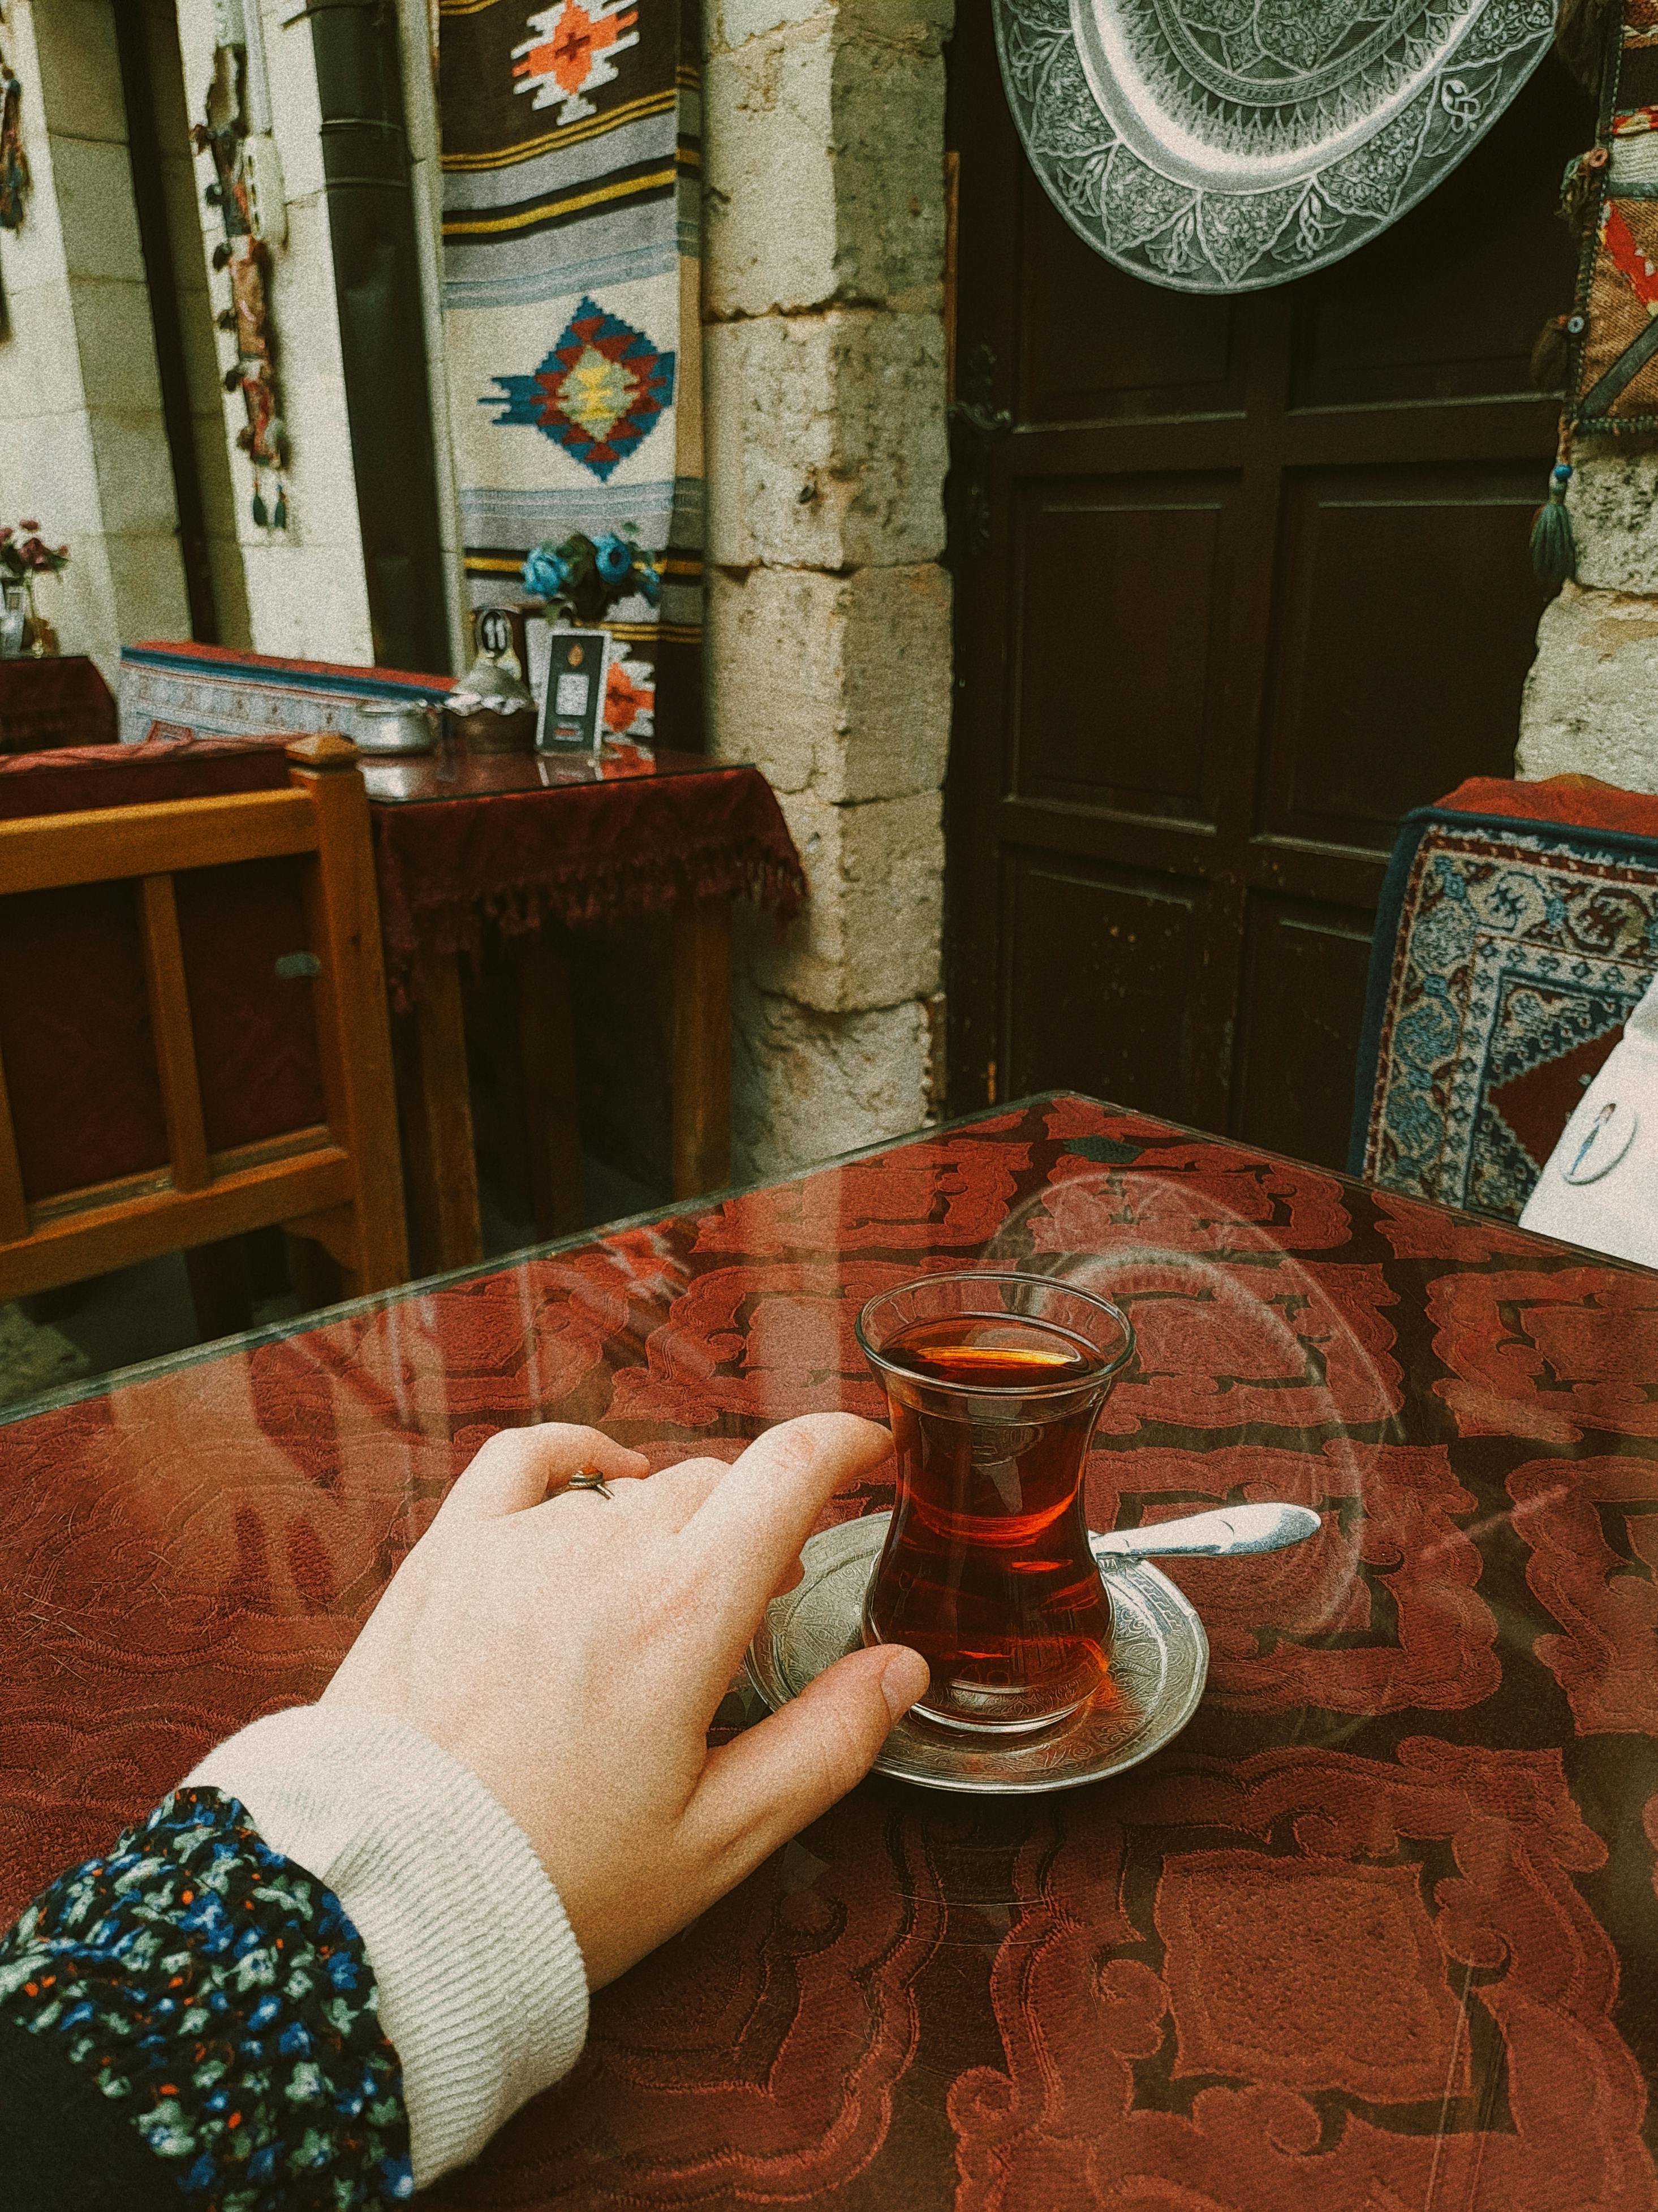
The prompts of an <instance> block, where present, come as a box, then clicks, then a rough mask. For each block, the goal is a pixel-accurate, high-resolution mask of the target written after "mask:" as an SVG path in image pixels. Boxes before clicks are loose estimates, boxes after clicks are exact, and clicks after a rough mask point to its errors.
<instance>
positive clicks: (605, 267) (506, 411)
mask: <svg viewBox="0 0 1658 2212" xmlns="http://www.w3.org/2000/svg"><path fill="white" fill-rule="evenodd" d="M439 37H440V64H441V66H440V118H441V125H442V137H443V147H442V171H443V313H444V350H445V361H446V376H447V383H448V392H449V417H450V423H449V428H450V443H451V447H452V452H453V454H454V461H455V472H456V479H457V490H458V498H459V509H460V523H461V538H462V546H463V557H464V562H465V574H466V580H467V587H468V591H469V593H470V596H471V600H472V603H473V605H475V606H489V605H515V604H517V603H518V602H519V601H521V600H522V599H523V598H524V596H525V592H524V585H523V581H522V579H521V577H520V574H519V570H520V568H522V565H523V562H524V558H525V555H526V554H527V553H529V552H530V551H531V549H532V548H533V547H534V546H536V545H538V544H541V543H542V542H543V541H544V540H545V539H551V540H552V541H553V542H554V543H555V544H557V543H558V542H560V541H561V540H562V539H563V538H568V537H569V536H570V535H572V533H574V532H582V533H584V534H585V535H586V536H587V537H589V538H595V539H597V538H600V537H602V536H603V535H604V533H605V532H616V533H618V534H620V535H622V536H624V537H629V538H635V540H636V541H637V543H638V544H640V545H641V547H642V548H643V550H645V551H646V552H647V553H649V554H651V555H653V556H654V557H655V558H656V559H657V560H658V562H659V563H660V565H661V569H662V592H661V603H660V605H659V606H653V605H650V604H649V603H648V602H647V600H646V599H644V598H643V597H642V596H641V595H640V594H637V593H635V594H634V595H632V596H631V597H629V598H627V599H623V600H621V601H620V602H618V604H617V605H616V607H615V608H614V609H613V610H612V611H611V612H610V615H609V616H607V617H606V618H605V621H604V628H605V629H607V630H609V631H610V634H611V635H613V636H614V637H615V638H616V640H617V641H618V642H619V643H620V645H621V646H622V647H624V648H625V652H626V656H627V658H628V659H629V660H630V661H631V662H634V663H635V664H637V665H640V666H641V668H642V669H643V671H644V676H643V679H642V680H643V681H644V682H645V684H646V686H647V689H654V690H655V691H656V693H657V695H658V696H657V701H656V711H657V719H656V734H657V737H658V738H659V740H660V741H661V742H662V743H664V744H669V745H679V746H683V747H685V748H686V749H688V750H700V747H701V637H702V562H701V550H702V452H701V408H700V404H699V400H700V393H701V318H700V312H699V301H700V296H701V158H700V138H701V86H700V61H701V45H700V37H699V33H698V29H697V25H696V21H695V9H694V8H692V6H691V4H690V0H650V4H648V5H645V4H641V0H554V4H553V5H551V6H547V7H542V8H537V9H533V10H532V9H531V6H530V5H529V0H441V4H440V11H439Z"/></svg>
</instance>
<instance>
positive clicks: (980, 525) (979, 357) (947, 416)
mask: <svg viewBox="0 0 1658 2212" xmlns="http://www.w3.org/2000/svg"><path fill="white" fill-rule="evenodd" d="M957 391H958V393H959V397H957V398H955V399H952V400H951V401H950V404H949V406H948V407H947V408H946V409H945V410H944V420H945V422H946V423H947V425H948V426H949V431H950V481H949V483H947V484H946V485H945V487H944V507H945V513H946V517H947V520H948V522H949V526H950V527H949V534H950V540H951V543H952V544H953V545H955V546H956V547H957V549H958V550H960V551H961V552H962V553H963V554H964V555H968V556H971V555H973V554H975V553H982V552H983V551H984V550H985V548H986V546H987V545H988V544H989V543H990V456H991V453H992V450H993V447H995V446H996V445H998V444H999V442H1000V441H1001V440H1002V439H1004V438H1005V437H1006V436H1007V435H1008V434H1009V432H1010V431H1011V429H1012V428H1013V417H1012V416H1011V415H1010V414H1009V413H1008V411H1007V410H1006V409H1005V407H998V406H997V405H996V404H995V391H996V355H995V352H994V349H993V348H992V347H990V346H988V345H984V344H979V345H975V346H974V347H972V348H970V349H969V352H968V354H967V356H966V357H965V359H964V360H963V362H962V365H961V369H960V373H959V375H958V377H957Z"/></svg>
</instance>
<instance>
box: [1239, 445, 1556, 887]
mask: <svg viewBox="0 0 1658 2212" xmlns="http://www.w3.org/2000/svg"><path fill="white" fill-rule="evenodd" d="M1284 505H1285V514H1284V538H1285V541H1286V559H1285V562H1284V571H1285V573H1284V582H1283V586H1282V592H1281V598H1280V601H1279V605H1278V608H1277V609H1276V610H1275V613H1274V618H1273V627H1274V631H1275V633H1276V636H1277V639H1278V669H1277V671H1276V674H1277V681H1276V684H1275V687H1274V713H1273V717H1272V725H1271V728H1270V732H1269V736H1268V749H1269V750H1268V761H1269V778H1270V781H1269V790H1270V792H1271V800H1270V803H1269V806H1268V810H1267V813H1266V826H1267V827H1268V828H1270V829H1273V830H1275V831H1278V832H1280V833H1282V834H1284V835H1286V836H1294V837H1300V838H1315V839H1322V840H1325V841H1327V842H1332V843H1336V844H1345V845H1358V846H1365V847H1369V848H1372V849H1373V850H1376V851H1378V852H1383V853H1385V852H1386V851H1387V850H1388V848H1389V847H1390V846H1391V845H1392V843H1393V839H1394V829H1396V827H1397V826H1398V823H1399V818H1400V815H1401V814H1403V813H1404V812H1405V811H1406V810H1407V809H1408V808H1409V807H1412V806H1418V805H1421V804H1422V803H1423V801H1424V798H1425V799H1431V798H1435V797H1437V796H1438V795H1439V794H1440V793H1442V792H1446V791H1448V790H1450V789H1451V788H1452V787H1453V786H1454V785H1455V784H1457V783H1459V782H1461V780H1462V779H1463V777H1464V776H1468V775H1508V774H1509V773H1510V772H1511V769H1512V767H1513V761H1514V739H1515V728H1516V726H1517V725H1518V721H1519V714H1520V690H1521V683H1522V681H1523V679H1524V674H1525V671H1526V668H1527V665H1529V663H1530V659H1531V653H1532V641H1533V635H1534V634H1535V631H1536V628H1537V617H1538V614H1539V612H1540V608H1541V604H1542V602H1541V599H1540V594H1539V593H1538V592H1536V591H1535V590H1534V588H1533V586H1532V583H1531V580H1530V576H1529V574H1528V573H1527V570H1526V569H1525V568H1522V567H1521V565H1520V563H1521V557H1522V556H1523V555H1524V553H1525V549H1526V540H1527V531H1528V528H1529V525H1530V520H1531V515H1532V513H1533V510H1534V508H1535V507H1536V505H1537V483H1536V477H1535V471H1531V470H1528V469H1527V468H1525V467H1523V466H1521V467H1519V468H1515V467H1514V466H1512V465H1501V464H1497V465H1482V466H1475V467H1464V468H1461V469H1444V468H1415V467H1408V466H1407V467H1403V468H1394V469H1348V470H1340V471H1315V472H1310V473H1309V474H1307V475H1305V476H1300V477H1292V478H1291V480H1290V482H1289V483H1287V485H1286V487H1285V494H1284Z"/></svg>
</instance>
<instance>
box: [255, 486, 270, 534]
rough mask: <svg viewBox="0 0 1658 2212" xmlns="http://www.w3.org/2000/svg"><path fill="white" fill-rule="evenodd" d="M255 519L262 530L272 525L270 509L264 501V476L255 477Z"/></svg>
mask: <svg viewBox="0 0 1658 2212" xmlns="http://www.w3.org/2000/svg"><path fill="white" fill-rule="evenodd" d="M253 520H254V521H255V522H256V523H257V524H258V526H259V528H260V529H261V530H265V529H268V528H269V527H270V508H269V507H267V506H266V505H265V503H264V478H263V477H254V479H253Z"/></svg>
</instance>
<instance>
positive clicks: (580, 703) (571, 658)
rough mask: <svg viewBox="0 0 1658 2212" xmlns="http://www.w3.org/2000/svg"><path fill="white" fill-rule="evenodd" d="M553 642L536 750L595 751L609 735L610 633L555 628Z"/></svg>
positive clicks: (549, 751)
mask: <svg viewBox="0 0 1658 2212" xmlns="http://www.w3.org/2000/svg"><path fill="white" fill-rule="evenodd" d="M549 644H550V647H551V651H550V654H549V656H548V661H547V689H546V690H545V691H544V694H543V695H542V702H541V721H540V726H539V727H538V728H537V732H536V750H537V751H538V752H544V753H596V752H597V751H598V749H599V747H600V745H601V744H603V743H604V669H605V662H606V659H607V657H608V651H609V647H610V637H609V635H608V634H607V633H606V632H605V631H604V630H602V629H555V630H553V631H551V632H550V636H549Z"/></svg>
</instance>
